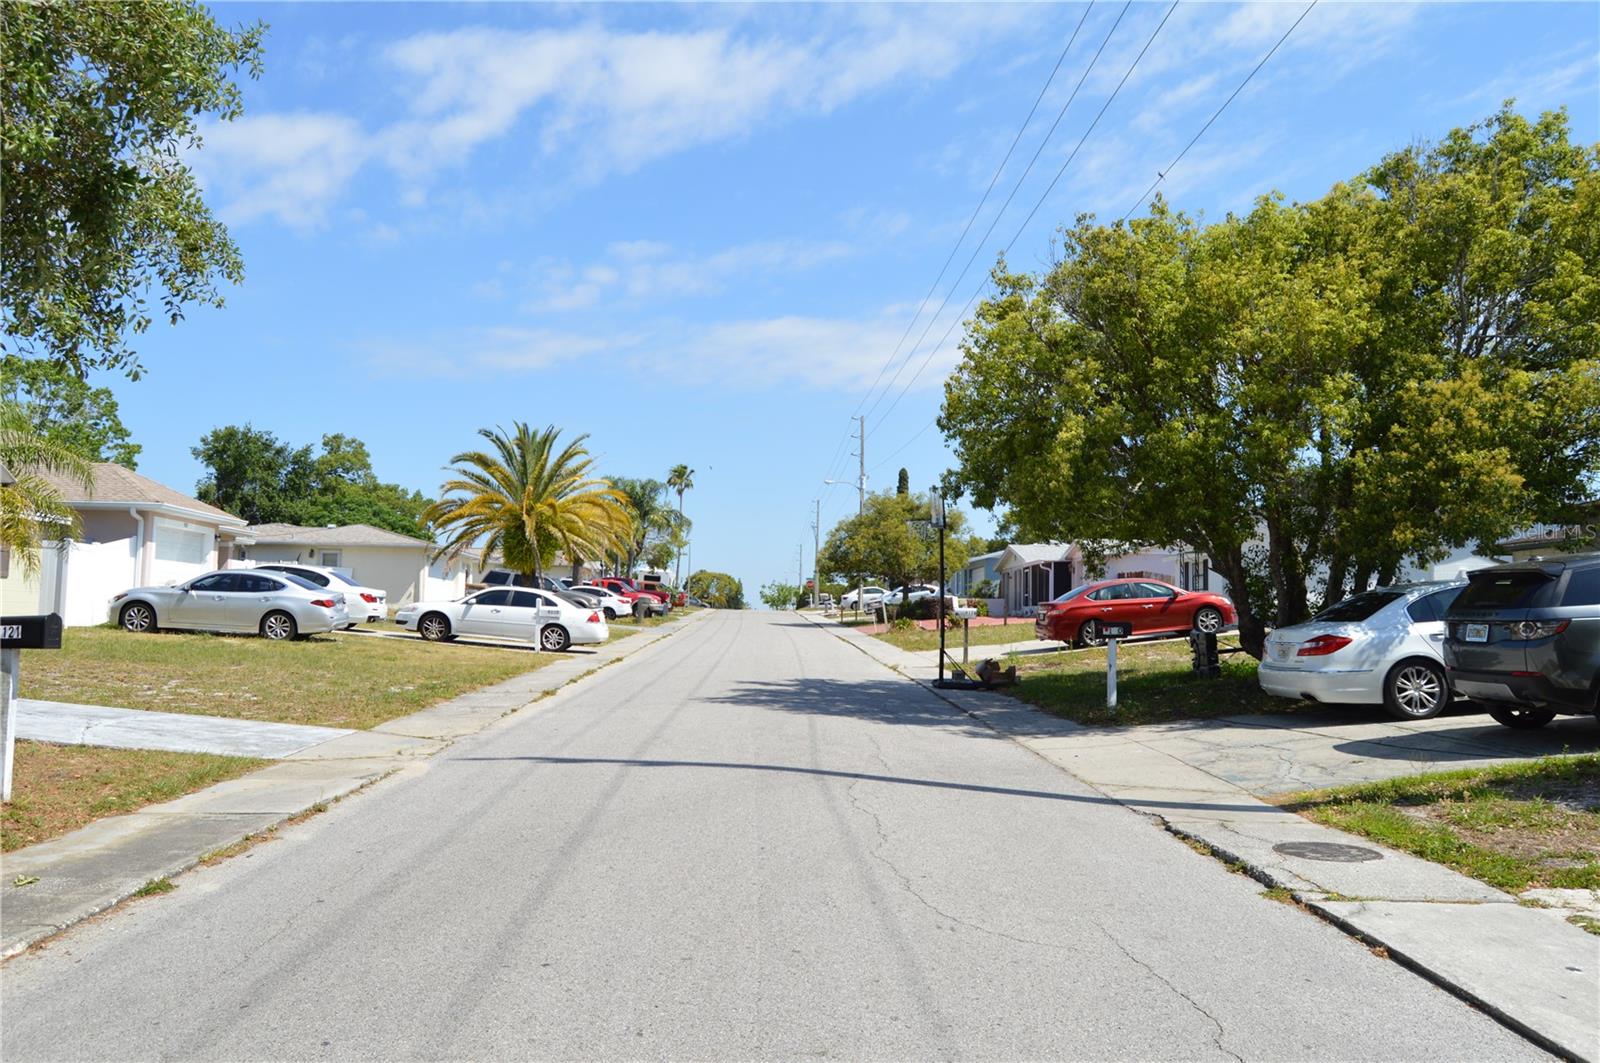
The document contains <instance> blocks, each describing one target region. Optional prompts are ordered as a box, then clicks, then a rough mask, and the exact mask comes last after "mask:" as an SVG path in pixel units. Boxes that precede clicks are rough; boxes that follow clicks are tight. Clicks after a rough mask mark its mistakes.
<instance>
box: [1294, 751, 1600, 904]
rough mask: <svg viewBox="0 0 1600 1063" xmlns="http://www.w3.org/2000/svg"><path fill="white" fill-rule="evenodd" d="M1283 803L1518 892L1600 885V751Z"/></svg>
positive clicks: (1350, 788) (1307, 796)
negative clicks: (1544, 888)
mask: <svg viewBox="0 0 1600 1063" xmlns="http://www.w3.org/2000/svg"><path fill="white" fill-rule="evenodd" d="M1275 800H1276V801H1277V802H1278V804H1280V805H1282V806H1283V807H1284V808H1287V809H1289V810H1290V811H1293V812H1298V813H1300V814H1301V815H1302V816H1305V817H1306V818H1307V819H1312V820H1315V821H1316V822H1318V823H1324V824H1327V825H1328V826H1330V827H1337V828H1339V829H1340V830H1346V831H1350V832H1351V833H1353V834H1361V835H1364V836H1365V837H1368V838H1371V839H1372V840H1374V841H1378V842H1382V843H1383V844H1385V845H1388V846H1391V847H1393V848H1395V849H1402V850H1404V851H1405V852H1408V853H1412V854H1414V855H1416V856H1420V857H1422V858H1423V859H1425V860H1432V861H1434V862H1435V863H1440V864H1444V865H1446V866H1447V867H1452V868H1454V869H1455V870H1457V871H1460V872H1461V873H1462V874H1465V875H1471V876H1472V877H1473V878H1475V879H1478V880H1479V881H1480V882H1487V883H1488V884H1489V885H1491V886H1497V887H1499V888H1500V889H1503V890H1506V891H1508V892H1511V893H1520V892H1521V891H1523V890H1527V889H1535V888H1539V887H1549V888H1556V889H1600V754H1590V755H1587V756H1579V757H1548V758H1546V759H1544V760H1536V761H1530V762H1528V763H1526V764H1507V765H1503V766H1500V767H1493V768H1469V769H1466V770H1463V771H1446V772H1437V773H1433V774H1429V775H1413V776H1410V777H1408V778H1403V779H1389V780H1387V781H1385V782H1376V783H1367V784H1364V785H1361V786H1341V787H1337V788H1335V789H1330V790H1312V791H1310V792H1307V793H1298V794H1286V795H1284V796H1282V797H1279V798H1276V799H1275ZM1597 932H1600V931H1597Z"/></svg>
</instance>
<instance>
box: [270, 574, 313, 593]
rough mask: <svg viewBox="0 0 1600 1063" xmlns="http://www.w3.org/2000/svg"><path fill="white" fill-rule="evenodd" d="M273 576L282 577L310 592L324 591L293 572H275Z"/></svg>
mask: <svg viewBox="0 0 1600 1063" xmlns="http://www.w3.org/2000/svg"><path fill="white" fill-rule="evenodd" d="M273 575H274V576H282V577H283V578H284V579H286V580H288V581H289V582H290V583H293V584H294V585H295V586H297V587H304V588H305V589H306V590H308V591H320V590H321V589H322V588H321V587H319V586H317V585H316V584H315V583H312V582H311V581H310V580H308V579H306V578H305V577H304V576H296V575H295V574H294V573H293V572H282V571H274V572H273Z"/></svg>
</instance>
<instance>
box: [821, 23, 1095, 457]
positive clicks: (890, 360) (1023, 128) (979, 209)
mask: <svg viewBox="0 0 1600 1063" xmlns="http://www.w3.org/2000/svg"><path fill="white" fill-rule="evenodd" d="M1094 4H1095V0H1090V2H1089V4H1088V6H1086V7H1085V8H1084V9H1083V14H1082V15H1081V16H1079V18H1078V24H1077V25H1076V26H1075V27H1073V30H1072V36H1070V37H1069V38H1067V44H1066V47H1064V48H1062V49H1061V54H1060V55H1059V56H1058V57H1057V58H1056V63H1055V66H1053V67H1052V68H1051V69H1050V76H1049V77H1048V78H1046V79H1045V82H1044V85H1043V86H1042V87H1041V88H1040V89H1039V95H1038V96H1036V97H1034V100H1033V106H1032V107H1030V108H1028V114H1027V117H1025V118H1023V120H1022V125H1020V126H1018V127H1017V134H1016V136H1014V137H1012V138H1011V146H1010V147H1008V148H1007V149H1006V153H1005V157H1004V158H1002V159H1001V160H1000V165H999V166H997V167H995V171H994V175H993V176H992V177H990V178H989V185H988V187H987V188H985V189H984V190H983V196H982V197H981V198H980V199H979V200H978V205H977V206H976V207H974V208H973V209H972V215H971V217H969V218H968V219H967V223H966V225H965V226H963V227H962V229H961V235H960V236H959V237H957V238H956V242H955V244H954V245H953V246H952V247H951V248H950V254H948V255H946V256H945V260H944V265H943V266H941V267H940V268H939V275H938V276H937V277H935V278H934V279H933V283H932V284H930V285H929V286H928V291H927V294H925V295H924V296H923V297H922V299H921V300H920V301H919V302H918V303H917V307H916V312H915V313H914V314H912V315H911V320H910V321H908V322H906V328H905V331H904V332H903V333H901V334H900V339H899V340H898V341H897V342H896V343H895V345H894V349H893V350H891V351H890V352H889V356H888V357H887V358H885V359H884V362H883V365H882V366H880V367H879V368H878V375H877V376H876V377H874V378H873V381H872V386H871V387H869V388H867V390H866V393H865V394H864V395H862V396H861V399H860V401H858V402H857V403H856V408H855V409H854V410H853V411H851V418H852V419H854V417H855V415H856V414H858V413H860V412H861V407H862V406H863V405H865V404H866V401H867V399H868V398H869V397H870V396H871V395H872V393H873V392H875V391H877V390H878V385H879V384H880V383H882V381H883V374H884V373H886V372H887V371H888V369H889V366H890V365H892V364H894V360H895V358H896V356H897V355H899V353H900V349H901V348H902V347H904V346H905V342H906V337H908V336H910V335H911V330H912V329H913V328H915V327H916V324H917V321H918V320H919V319H920V318H921V317H922V311H923V308H924V307H925V306H926V305H927V303H928V300H929V299H931V298H932V297H933V293H934V292H935V291H936V290H937V289H938V287H939V282H940V281H942V280H944V276H945V273H946V272H948V271H949V269H950V263H951V262H953V261H955V257H956V252H957V251H959V250H961V245H962V243H963V242H964V241H965V240H966V238H967V234H968V233H969V232H971V231H972V225H973V223H974V222H976V221H977V220H978V215H979V214H981V213H983V207H984V204H986V203H988V202H989V195H990V193H992V192H993V191H994V186H995V185H996V184H997V183H998V182H999V180H1000V175H1001V174H1002V173H1004V172H1005V168H1006V165H1007V164H1008V163H1010V161H1011V156H1012V154H1013V153H1015V152H1016V150H1017V145H1018V144H1019V143H1021V142H1022V136H1023V134H1024V133H1025V132H1027V129H1028V126H1029V124H1030V123H1031V122H1032V121H1033V116H1034V114H1035V113H1037V112H1038V110H1039V104H1040V103H1042V102H1044V97H1045V94H1046V93H1048V92H1049V91H1050V86H1051V85H1053V84H1054V83H1055V80H1056V75H1057V74H1058V73H1060V72H1061V65H1062V64H1063V63H1064V62H1066V58H1067V54H1068V53H1069V52H1071V51H1072V46H1073V44H1075V43H1076V42H1077V40H1078V33H1079V31H1081V30H1082V29H1083V24H1084V23H1085V22H1086V21H1088V18H1089V13H1090V12H1091V11H1093V10H1094ZM1124 10H1126V8H1124ZM1119 18H1120V16H1119ZM1068 102H1069V103H1070V102H1071V101H1070V100H1069V101H1068ZM1065 110H1066V109H1065V108H1063V109H1062V113H1063V114H1064V113H1065ZM1060 122H1061V115H1060V114H1058V115H1057V116H1056V122H1055V124H1052V125H1051V127H1050V132H1049V133H1046V134H1045V142H1048V141H1049V139H1050V136H1051V134H1053V133H1054V132H1055V129H1056V125H1058V124H1060ZM1043 147H1044V144H1043V143H1041V144H1040V150H1043ZM1038 157H1039V156H1038V152H1035V153H1034V159H1037V158H1038ZM1028 168H1029V170H1031V169H1032V168H1033V162H1032V161H1031V160H1030V161H1029V163H1028ZM1027 173H1028V171H1024V172H1023V177H1026V176H1027ZM1015 194H1016V190H1015V189H1013V190H1012V195H1015ZM1010 202H1011V199H1010V197H1007V199H1006V203H1007V204H1008V205H1009V204H1010ZM1000 210H1001V213H1004V212H1005V207H1001V208H1000ZM997 217H998V215H997ZM990 228H991V230H992V229H993V225H992V224H991V226H990ZM987 238H988V235H987V234H985V236H984V239H987ZM980 244H981V241H980ZM963 275H964V274H963ZM957 283H960V282H959V279H958V281H957ZM946 298H947V299H948V296H947V297H946ZM939 309H940V310H943V309H944V305H943V304H942V303H941V304H940V307H939ZM937 313H938V312H937V311H935V315H936V316H937ZM912 349H913V350H915V349H916V348H915V347H913V348H912ZM908 357H909V356H908ZM895 376H896V378H898V377H899V373H898V372H897V373H896V374H895ZM889 386H890V387H893V386H894V382H893V381H892V380H891V381H890V383H889ZM880 398H881V396H880ZM874 405H876V403H874ZM849 438H850V433H849V432H845V433H844V434H843V435H841V436H840V438H839V442H838V444H836V445H835V446H834V450H833V457H831V458H830V459H828V464H827V471H826V472H825V473H824V478H826V479H831V478H833V476H834V468H835V466H837V465H838V463H839V460H840V458H841V457H842V454H841V451H842V450H843V447H844V444H845V441H846V440H848V439H849Z"/></svg>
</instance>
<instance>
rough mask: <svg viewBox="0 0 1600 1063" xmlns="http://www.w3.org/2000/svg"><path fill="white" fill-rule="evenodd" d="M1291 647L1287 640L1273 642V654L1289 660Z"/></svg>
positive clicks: (1277, 657) (1275, 656) (1279, 658)
mask: <svg viewBox="0 0 1600 1063" xmlns="http://www.w3.org/2000/svg"><path fill="white" fill-rule="evenodd" d="M1289 649H1290V647H1289V644H1288V643H1287V642H1274V643H1273V644H1272V656H1273V657H1274V658H1275V659H1277V660H1280V661H1287V660H1288V659H1289Z"/></svg>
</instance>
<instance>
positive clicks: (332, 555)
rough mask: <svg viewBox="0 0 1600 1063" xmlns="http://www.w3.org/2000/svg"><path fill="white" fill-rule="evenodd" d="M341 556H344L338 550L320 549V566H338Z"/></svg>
mask: <svg viewBox="0 0 1600 1063" xmlns="http://www.w3.org/2000/svg"><path fill="white" fill-rule="evenodd" d="M343 556H344V554H343V553H342V552H341V551H339V550H324V551H322V567H323V568H338V567H339V562H340V559H341V558H342V557H343Z"/></svg>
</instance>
